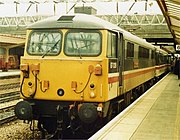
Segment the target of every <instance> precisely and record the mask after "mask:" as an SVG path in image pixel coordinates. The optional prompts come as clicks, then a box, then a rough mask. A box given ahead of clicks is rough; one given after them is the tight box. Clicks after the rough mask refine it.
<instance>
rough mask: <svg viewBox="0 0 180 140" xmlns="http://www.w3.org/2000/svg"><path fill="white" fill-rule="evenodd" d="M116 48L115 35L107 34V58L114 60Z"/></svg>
mask: <svg viewBox="0 0 180 140" xmlns="http://www.w3.org/2000/svg"><path fill="white" fill-rule="evenodd" d="M116 46H117V39H116V34H115V33H112V32H109V33H108V46H107V57H109V58H116Z"/></svg>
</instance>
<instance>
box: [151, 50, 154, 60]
mask: <svg viewBox="0 0 180 140" xmlns="http://www.w3.org/2000/svg"><path fill="white" fill-rule="evenodd" d="M154 57H155V51H153V50H151V59H154Z"/></svg>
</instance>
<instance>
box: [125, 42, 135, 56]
mask: <svg viewBox="0 0 180 140" xmlns="http://www.w3.org/2000/svg"><path fill="white" fill-rule="evenodd" d="M126 55H127V57H129V58H132V57H134V44H133V43H131V42H127V54H126Z"/></svg>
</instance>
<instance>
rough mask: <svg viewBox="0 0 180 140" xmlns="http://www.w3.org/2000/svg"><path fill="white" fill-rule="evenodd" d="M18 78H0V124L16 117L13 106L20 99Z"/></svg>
mask: <svg viewBox="0 0 180 140" xmlns="http://www.w3.org/2000/svg"><path fill="white" fill-rule="evenodd" d="M19 87H20V82H19V79H17V78H16V77H15V78H12V79H6V78H5V79H0V125H2V124H5V123H8V122H10V121H13V120H15V119H16V117H15V114H14V106H15V104H16V103H17V102H19V101H20V96H19Z"/></svg>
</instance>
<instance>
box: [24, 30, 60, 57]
mask: <svg viewBox="0 0 180 140" xmlns="http://www.w3.org/2000/svg"><path fill="white" fill-rule="evenodd" d="M61 42H62V34H61V33H60V32H59V31H51V32H49V31H33V32H32V33H31V34H30V35H29V42H28V47H27V52H28V54H31V55H58V54H59V53H60V50H61Z"/></svg>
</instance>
